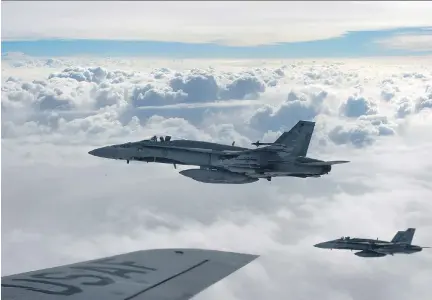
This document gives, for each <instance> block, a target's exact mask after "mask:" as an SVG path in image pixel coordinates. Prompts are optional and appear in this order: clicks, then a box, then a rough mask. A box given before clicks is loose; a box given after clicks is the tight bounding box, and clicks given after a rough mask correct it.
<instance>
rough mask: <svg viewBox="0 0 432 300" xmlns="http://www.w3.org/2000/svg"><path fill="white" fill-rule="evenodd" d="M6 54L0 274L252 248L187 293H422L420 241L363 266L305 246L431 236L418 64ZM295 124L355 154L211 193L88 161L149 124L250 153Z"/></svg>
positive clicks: (427, 261)
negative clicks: (315, 174) (245, 260)
mask: <svg viewBox="0 0 432 300" xmlns="http://www.w3.org/2000/svg"><path fill="white" fill-rule="evenodd" d="M17 57H18V58H16V60H18V61H20V62H21V63H20V64H17V63H16V60H14V59H12V58H10V57H9V58H8V59H7V60H4V61H3V66H2V67H3V68H4V70H3V74H2V76H3V77H2V103H1V104H2V175H3V176H2V180H3V182H2V188H3V189H2V242H3V247H2V262H3V264H2V275H6V274H11V273H15V272H23V271H28V270H32V269H36V268H44V267H49V266H54V265H58V264H65V263H69V262H74V261H78V260H84V259H91V258H96V257H102V256H105V255H110V254H117V253H121V252H127V251H133V250H138V249H143V248H157V247H204V248H215V249H222V250H230V251H244V252H248V253H257V254H261V255H262V256H261V257H260V258H259V259H258V260H256V261H255V262H253V263H252V264H250V265H248V266H247V267H245V268H244V269H242V270H240V271H239V272H238V273H235V274H233V275H232V276H230V277H229V278H227V279H226V280H224V281H223V282H221V283H219V284H217V285H215V286H213V287H211V288H210V289H208V290H207V291H205V292H203V293H202V294H200V295H199V296H197V299H198V298H199V299H203V300H204V299H239V300H240V299H251V300H255V299H256V300H258V299H263V298H264V297H269V298H274V299H284V298H286V295H290V296H291V297H292V298H295V299H313V298H319V299H342V300H345V299H346V300H351V299H368V300H369V299H373V300H375V299H377V300H378V299H384V298H385V299H387V298H389V299H390V298H391V299H395V300H402V299H408V298H409V299H419V300H423V299H429V298H430V292H431V291H430V285H429V281H430V280H429V279H430V278H431V277H432V273H431V266H432V251H428V250H424V251H423V252H421V253H418V254H414V255H405V256H404V255H400V256H394V257H385V258H382V259H371V260H368V259H361V258H359V257H357V256H355V255H353V253H351V252H349V251H348V252H343V251H326V250H322V249H317V248H314V247H313V246H312V245H314V244H316V243H318V242H322V241H325V240H330V239H335V238H338V237H340V236H346V235H349V236H360V237H371V238H376V237H379V238H382V239H391V238H392V237H393V235H394V234H395V233H396V231H397V230H402V229H405V228H407V227H416V228H417V232H416V235H415V237H414V243H415V244H418V245H423V246H430V245H432V237H431V235H430V232H431V230H432V221H431V219H430V215H431V214H432V202H431V201H430V199H431V196H432V186H431V183H430V182H431V180H432V160H431V159H430V157H431V156H430V153H431V151H432V136H431V135H430V132H431V130H432V107H431V105H430V102H431V99H432V98H431V95H432V94H431V92H432V89H431V86H432V80H431V79H432V72H431V70H430V69H428V68H425V67H424V62H423V61H422V60H420V59H419V60H406V59H404V60H401V59H394V60H393V61H386V62H382V61H373V60H369V61H349V60H346V61H315V62H312V61H310V62H309V61H302V62H296V61H287V62H280V61H278V62H272V61H269V62H266V64H265V66H264V65H263V63H262V62H254V61H240V62H208V63H205V62H202V61H196V62H194V61H186V62H183V63H179V62H175V63H169V62H164V61H160V62H155V61H152V62H151V63H150V62H147V61H137V60H133V59H131V60H121V61H120V60H118V61H117V60H113V59H111V60H103V59H87V60H86V59H83V58H59V59H56V61H55V62H56V63H55V64H54V62H53V63H51V64H47V63H46V62H47V61H49V59H48V58H46V59H39V58H38V59H37V58H31V57H25V56H17ZM206 64H207V65H206ZM420 75H421V76H420ZM389 94H391V97H390V96H388V95H389ZM383 95H385V96H383ZM300 119H306V120H315V121H316V130H315V133H314V135H313V139H312V142H311V147H310V151H309V155H310V156H312V157H316V158H320V159H346V160H350V161H351V163H350V164H346V165H340V166H335V167H334V168H333V170H332V172H331V173H330V175H328V176H325V177H322V178H318V179H313V178H311V179H295V178H291V179H290V178H277V179H274V180H273V181H272V182H267V181H260V182H257V183H254V184H249V185H241V186H230V185H225V186H221V185H210V184H200V183H198V182H195V181H193V180H190V179H188V178H186V177H183V176H181V175H180V174H178V171H179V170H175V169H174V168H173V167H172V166H169V165H155V164H143V163H133V162H132V163H131V164H129V165H127V164H126V163H122V162H119V161H109V160H104V159H99V158H95V157H92V156H90V155H88V154H87V152H88V151H89V150H91V149H92V148H94V147H96V146H99V145H106V144H111V143H116V142H126V141H135V140H140V139H143V138H146V137H148V136H151V135H154V134H171V135H173V136H174V137H185V138H190V139H202V140H209V141H218V142H222V143H226V144H231V143H232V142H233V141H235V142H236V145H243V146H250V144H249V143H250V142H251V141H255V140H256V139H260V140H261V141H273V140H274V139H276V138H277V137H278V135H279V134H280V133H281V132H282V131H284V130H288V129H289V128H290V127H291V126H293V125H294V124H295V123H296V122H297V121H298V120H300Z"/></svg>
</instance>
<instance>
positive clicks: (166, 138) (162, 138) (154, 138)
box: [141, 135, 172, 142]
mask: <svg viewBox="0 0 432 300" xmlns="http://www.w3.org/2000/svg"><path fill="white" fill-rule="evenodd" d="M171 138H172V137H171V136H170V135H166V136H159V138H158V136H157V135H154V136H152V137H151V138H148V139H144V140H142V141H141V142H169V141H171Z"/></svg>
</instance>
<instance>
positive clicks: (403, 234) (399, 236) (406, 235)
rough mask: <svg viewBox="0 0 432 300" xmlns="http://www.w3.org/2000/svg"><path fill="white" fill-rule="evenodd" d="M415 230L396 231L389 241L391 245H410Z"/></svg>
mask: <svg viewBox="0 0 432 300" xmlns="http://www.w3.org/2000/svg"><path fill="white" fill-rule="evenodd" d="M414 233H415V228H408V229H407V230H405V231H398V232H397V233H396V235H395V236H394V237H393V239H392V240H391V242H392V243H404V244H411V243H412V240H413V238H414Z"/></svg>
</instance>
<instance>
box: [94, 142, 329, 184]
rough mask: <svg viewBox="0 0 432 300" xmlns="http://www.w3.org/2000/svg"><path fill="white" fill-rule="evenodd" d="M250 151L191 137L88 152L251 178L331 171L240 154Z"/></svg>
mask: <svg viewBox="0 0 432 300" xmlns="http://www.w3.org/2000/svg"><path fill="white" fill-rule="evenodd" d="M247 150H250V149H248V148H242V147H237V146H230V145H223V144H217V143H211V142H202V141H192V140H174V141H164V142H160V141H148V140H144V141H140V142H134V143H125V144H118V145H112V146H106V147H102V148H98V149H95V150H92V151H90V152H89V154H91V155H94V156H99V157H103V158H110V159H119V160H126V161H128V162H129V161H133V160H135V161H143V162H157V163H167V164H175V165H193V166H200V167H202V168H216V169H220V170H228V171H230V172H234V173H240V174H245V175H247V176H249V177H252V178H266V177H277V176H296V177H310V176H320V175H323V174H327V173H328V172H330V170H331V166H307V165H304V164H301V163H299V161H298V160H297V158H296V157H289V158H285V159H284V158H283V157H280V156H278V155H277V154H276V153H269V154H268V155H266V159H265V160H263V159H262V156H263V155H262V154H260V153H254V154H252V153H248V154H240V155H239V153H240V152H242V151H247ZM269 160H270V161H269ZM301 161H302V162H321V160H316V159H312V158H306V157H302V158H301ZM251 166H260V168H259V169H257V168H251Z"/></svg>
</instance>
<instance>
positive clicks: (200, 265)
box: [1, 249, 258, 300]
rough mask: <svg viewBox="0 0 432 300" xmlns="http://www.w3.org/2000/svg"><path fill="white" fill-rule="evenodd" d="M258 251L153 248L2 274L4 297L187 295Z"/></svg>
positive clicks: (148, 298) (161, 299)
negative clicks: (18, 272)
mask: <svg viewBox="0 0 432 300" xmlns="http://www.w3.org/2000/svg"><path fill="white" fill-rule="evenodd" d="M257 257H258V256H257V255H250V254H242V253H234V252H223V251H216V250H203V249H154V250H143V251H137V252H131V253H126V254H120V255H116V256H112V257H106V258H102V259H97V260H91V261H86V262H80V263H75V264H71V265H65V266H59V267H54V268H49V269H43V270H38V271H32V272H28V273H21V274H17V275H11V276H4V277H2V284H1V285H2V288H1V299H4V300H12V299H22V300H51V299H56V300H58V299H67V300H83V299H104V300H185V299H190V298H191V297H193V296H195V295H196V294H198V293H200V292H201V291H203V290H204V289H206V288H208V287H209V286H211V285H213V284H214V283H216V282H218V281H219V280H221V279H223V278H224V277H226V276H228V275H230V274H231V273H233V272H235V271H236V270H238V269H240V268H242V267H243V266H245V265H247V264H248V263H250V262H251V261H253V260H254V259H256V258H257Z"/></svg>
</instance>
